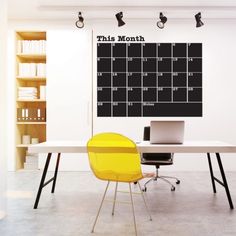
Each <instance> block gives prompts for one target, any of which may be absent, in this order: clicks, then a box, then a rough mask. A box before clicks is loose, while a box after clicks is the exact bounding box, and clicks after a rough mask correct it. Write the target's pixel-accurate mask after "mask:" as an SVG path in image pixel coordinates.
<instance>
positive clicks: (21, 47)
mask: <svg viewBox="0 0 236 236" xmlns="http://www.w3.org/2000/svg"><path fill="white" fill-rule="evenodd" d="M17 52H18V53H23V54H45V53H46V40H18V42H17Z"/></svg>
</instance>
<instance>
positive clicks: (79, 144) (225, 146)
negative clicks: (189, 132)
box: [28, 141, 236, 153]
mask: <svg viewBox="0 0 236 236" xmlns="http://www.w3.org/2000/svg"><path fill="white" fill-rule="evenodd" d="M86 144H87V141H47V142H44V143H39V144H34V145H31V146H29V148H28V150H29V152H33V153H87V146H86ZM136 144H137V148H138V150H139V152H142V153H153V152H154V153H155V152H158V153H165V152H171V153H207V152H209V153H217V152H218V153H234V152H235V153H236V145H232V144H229V143H225V142H221V141H185V142H184V143H183V144H150V142H149V141H141V142H136Z"/></svg>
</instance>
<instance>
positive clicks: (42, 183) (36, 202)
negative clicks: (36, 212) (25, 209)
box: [34, 153, 52, 209]
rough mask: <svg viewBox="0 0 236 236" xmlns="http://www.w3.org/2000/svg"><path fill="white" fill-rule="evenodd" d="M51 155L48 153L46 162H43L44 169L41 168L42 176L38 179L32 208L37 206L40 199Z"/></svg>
mask: <svg viewBox="0 0 236 236" xmlns="http://www.w3.org/2000/svg"><path fill="white" fill-rule="evenodd" d="M51 156H52V153H48V156H47V160H46V163H45V166H44V169H43V175H42V178H41V181H40V184H39V189H38V193H37V197H36V200H35V203H34V209H37V207H38V203H39V199H40V196H41V192H42V189H43V187H44V180H45V178H46V175H47V171H48V166H49V163H50V160H51Z"/></svg>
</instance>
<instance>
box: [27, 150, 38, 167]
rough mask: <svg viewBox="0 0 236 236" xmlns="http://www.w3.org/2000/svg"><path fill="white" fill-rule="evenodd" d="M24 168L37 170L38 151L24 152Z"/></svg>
mask: <svg viewBox="0 0 236 236" xmlns="http://www.w3.org/2000/svg"><path fill="white" fill-rule="evenodd" d="M24 169H25V170H38V153H29V152H28V151H27V152H26V156H25V163H24Z"/></svg>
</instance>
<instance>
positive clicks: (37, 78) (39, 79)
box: [16, 76, 46, 82]
mask: <svg viewBox="0 0 236 236" xmlns="http://www.w3.org/2000/svg"><path fill="white" fill-rule="evenodd" d="M16 79H17V80H21V81H32V82H34V81H46V77H38V76H32V77H23V76H17V77H16Z"/></svg>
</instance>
